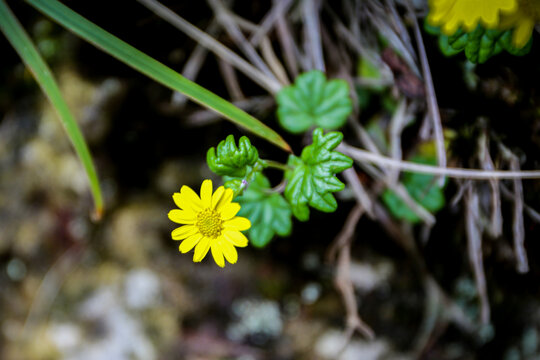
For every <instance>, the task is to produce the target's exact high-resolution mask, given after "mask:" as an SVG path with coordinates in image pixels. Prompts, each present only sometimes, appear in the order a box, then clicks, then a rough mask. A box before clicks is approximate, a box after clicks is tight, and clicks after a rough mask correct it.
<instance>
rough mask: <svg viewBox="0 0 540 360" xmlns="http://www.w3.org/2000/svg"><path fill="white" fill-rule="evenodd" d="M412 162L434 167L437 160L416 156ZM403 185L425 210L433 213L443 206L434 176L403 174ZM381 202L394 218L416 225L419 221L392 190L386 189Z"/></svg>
mask: <svg viewBox="0 0 540 360" xmlns="http://www.w3.org/2000/svg"><path fill="white" fill-rule="evenodd" d="M411 161H412V162H416V163H420V164H426V165H436V164H437V159H436V157H435V156H433V155H429V156H426V155H418V156H415V157H413V158H412V159H411ZM402 181H403V185H404V186H405V188H406V189H407V191H408V192H409V194H410V195H411V197H412V198H413V199H414V200H416V201H417V202H418V203H419V204H420V205H422V206H423V207H424V208H425V209H426V210H428V211H430V212H432V213H435V212H437V211H439V210H440V209H441V208H442V207H443V206H444V204H445V198H444V193H443V188H441V187H440V186H439V184H438V181H437V179H436V178H435V176H432V175H427V174H418V173H411V172H406V173H404V174H403V179H402ZM382 200H383V202H384V203H385V205H386V206H387V207H388V210H390V212H391V213H392V215H393V216H394V217H396V218H397V219H400V220H405V221H408V222H410V223H413V224H414V223H418V222H420V221H421V219H420V218H419V217H418V216H417V215H416V214H415V213H414V212H413V211H412V210H411V209H410V208H409V207H408V206H407V204H405V203H404V202H403V200H401V198H400V197H398V196H397V195H396V194H395V193H394V192H393V191H392V190H389V189H387V190H386V191H385V192H384V193H383V194H382Z"/></svg>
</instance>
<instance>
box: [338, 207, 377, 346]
mask: <svg viewBox="0 0 540 360" xmlns="http://www.w3.org/2000/svg"><path fill="white" fill-rule="evenodd" d="M363 212H364V210H363V209H362V207H361V206H360V205H355V207H354V208H353V209H352V210H351V212H350V213H349V216H348V217H347V220H346V221H345V225H344V226H343V229H342V230H341V232H340V233H339V234H338V235H337V236H336V238H335V239H334V241H333V242H332V245H331V246H330V248H329V250H328V258H329V259H331V260H334V259H335V257H336V253H338V256H337V268H336V274H335V276H334V284H335V286H336V289H337V290H338V291H339V292H340V293H341V297H342V299H343V304H344V305H345V311H346V313H347V325H346V326H347V327H346V331H345V339H346V340H345V343H344V345H343V348H342V350H341V351H340V353H341V352H343V350H345V348H346V347H347V345H348V344H349V341H350V339H351V337H352V335H353V334H354V332H355V331H358V332H360V333H361V334H363V335H364V336H365V337H367V338H368V339H370V340H371V339H373V338H375V334H374V333H373V330H372V329H371V328H370V327H369V326H368V325H367V324H365V323H364V322H363V321H362V319H361V318H360V315H359V314H358V305H357V303H356V298H355V295H354V287H353V284H352V281H351V278H350V265H351V241H352V237H353V235H354V229H355V227H356V224H357V223H358V221H359V220H360V218H361V216H362V214H363Z"/></svg>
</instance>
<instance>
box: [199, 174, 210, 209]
mask: <svg viewBox="0 0 540 360" xmlns="http://www.w3.org/2000/svg"><path fill="white" fill-rule="evenodd" d="M201 201H202V205H203V207H204V208H205V209H206V208H209V207H210V206H212V180H209V179H207V180H204V181H203V183H202V185H201Z"/></svg>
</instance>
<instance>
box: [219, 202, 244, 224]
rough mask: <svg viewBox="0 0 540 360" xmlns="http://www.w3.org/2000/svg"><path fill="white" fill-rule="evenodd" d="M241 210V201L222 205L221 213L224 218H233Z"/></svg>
mask: <svg viewBox="0 0 540 360" xmlns="http://www.w3.org/2000/svg"><path fill="white" fill-rule="evenodd" d="M239 211H240V204H239V203H229V204H227V205H225V206H222V207H221V209H220V210H219V212H220V213H221V219H222V220H230V219H232V218H233V217H234V216H235V215H236V214H238V212H239Z"/></svg>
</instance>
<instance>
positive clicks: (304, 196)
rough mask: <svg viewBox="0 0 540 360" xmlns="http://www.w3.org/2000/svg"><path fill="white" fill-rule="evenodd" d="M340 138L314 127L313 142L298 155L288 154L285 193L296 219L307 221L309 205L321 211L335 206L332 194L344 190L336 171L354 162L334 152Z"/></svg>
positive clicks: (329, 210)
mask: <svg viewBox="0 0 540 360" xmlns="http://www.w3.org/2000/svg"><path fill="white" fill-rule="evenodd" d="M342 139H343V134H342V133H340V132H329V133H328V134H326V135H324V134H323V129H321V128H317V129H315V130H314V131H313V143H312V144H311V145H309V146H306V147H305V148H304V150H303V151H302V155H301V157H300V158H299V157H296V156H294V155H290V156H289V161H288V163H287V165H289V166H290V167H291V168H292V169H293V170H288V171H286V172H285V178H286V179H287V180H288V183H287V186H286V187H285V193H284V195H285V198H286V199H287V200H288V201H289V203H290V204H291V207H292V212H293V214H294V216H296V217H297V218H298V220H300V221H306V220H308V218H309V208H308V205H310V206H311V207H313V208H315V209H317V210H320V211H324V212H333V211H335V210H336V209H337V202H336V199H335V198H334V196H333V195H332V193H333V192H336V191H340V190H343V188H344V187H345V185H344V184H343V183H342V182H341V181H339V180H338V178H337V177H335V174H337V173H339V172H341V171H343V170H345V169H348V168H350V167H351V166H352V164H353V161H352V160H351V158H349V157H348V156H345V155H343V154H342V153H340V152H337V151H333V150H334V149H335V148H336V147H337V146H338V145H339V143H340V142H341V140H342Z"/></svg>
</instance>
